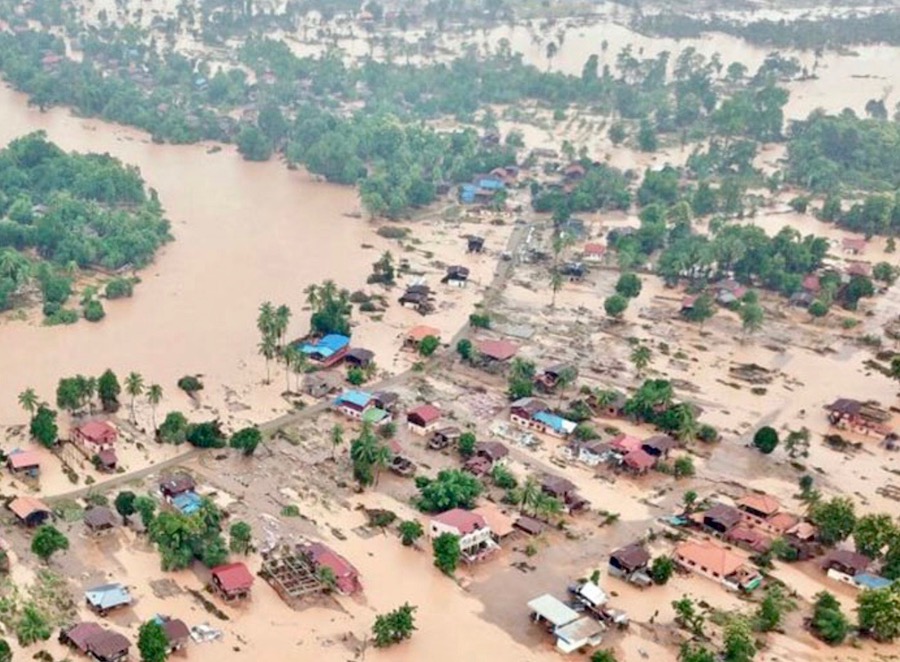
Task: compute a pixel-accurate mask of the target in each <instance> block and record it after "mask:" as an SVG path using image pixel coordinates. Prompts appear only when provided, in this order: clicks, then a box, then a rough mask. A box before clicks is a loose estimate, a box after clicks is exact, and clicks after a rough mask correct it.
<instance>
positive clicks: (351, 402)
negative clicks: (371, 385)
mask: <svg viewBox="0 0 900 662" xmlns="http://www.w3.org/2000/svg"><path fill="white" fill-rule="evenodd" d="M372 406H373V404H372V394H371V393H367V392H366V391H356V390H349V391H344V392H343V393H341V394H340V395H339V396H338V397H337V399H336V400H335V401H334V407H335V409H337V410H338V411H339V412H340V413H342V414H343V415H344V416H346V417H347V418H353V419H356V420H361V419H362V417H363V414H365V413H366V411H368V409H369V408H371V407H372Z"/></svg>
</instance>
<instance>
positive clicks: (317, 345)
mask: <svg viewBox="0 0 900 662" xmlns="http://www.w3.org/2000/svg"><path fill="white" fill-rule="evenodd" d="M298 349H299V350H300V352H301V353H303V354H305V355H306V356H307V358H309V360H310V361H312V362H313V363H314V364H316V365H318V366H319V367H322V368H330V367H331V366H333V365H337V364H338V363H340V362H341V361H343V360H344V356H346V354H347V352H348V351H349V349H350V338H348V337H347V336H344V335H341V334H339V333H329V334H328V335H326V336H323V337H322V338H319V339H318V340H314V341H312V342H303V343H300V346H299V348H298Z"/></svg>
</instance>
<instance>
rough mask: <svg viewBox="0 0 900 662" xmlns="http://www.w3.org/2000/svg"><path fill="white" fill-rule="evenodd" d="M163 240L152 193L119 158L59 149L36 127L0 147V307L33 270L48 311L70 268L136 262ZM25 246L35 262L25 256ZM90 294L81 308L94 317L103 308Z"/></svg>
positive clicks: (165, 227)
mask: <svg viewBox="0 0 900 662" xmlns="http://www.w3.org/2000/svg"><path fill="white" fill-rule="evenodd" d="M169 238H170V235H169V223H168V221H166V220H165V219H164V218H163V216H162V209H161V207H160V205H159V202H158V200H157V199H156V196H155V194H154V193H153V192H152V191H151V192H150V193H149V194H148V193H147V191H146V189H145V186H144V182H143V180H142V179H141V176H140V173H139V172H138V171H137V169H135V168H133V167H129V166H125V165H123V164H122V163H121V162H120V161H119V160H118V159H115V158H113V157H111V156H109V155H99V154H76V153H71V154H70V153H66V152H65V151H63V150H62V149H60V148H59V147H57V146H56V145H55V144H53V143H52V142H50V141H48V140H47V138H46V136H45V135H44V134H43V133H33V134H30V135H27V136H24V137H22V138H18V139H16V140H14V141H13V142H11V143H10V144H9V145H8V146H7V147H6V148H5V149H3V150H2V151H0V309H2V308H5V307H8V306H10V305H11V304H12V300H13V298H14V296H15V295H16V294H17V293H19V292H22V291H23V290H24V289H25V288H26V286H27V285H28V283H29V281H30V279H31V277H32V276H36V277H37V279H38V281H39V282H40V285H41V291H42V294H43V299H44V304H45V306H44V310H45V313H47V314H48V315H53V314H54V313H57V312H58V311H59V308H60V306H61V305H62V304H64V303H65V302H66V300H67V299H68V297H69V296H70V294H71V277H70V276H68V275H67V273H68V274H70V273H71V272H72V269H73V267H74V268H91V267H103V268H106V269H119V268H122V267H125V266H133V267H140V266H143V265H145V264H147V263H148V262H149V261H150V260H151V259H152V258H153V255H154V253H155V252H156V250H157V249H158V248H159V247H160V246H161V245H162V244H163V243H164V242H166V241H167V240H168V239H169ZM32 251H33V253H34V254H36V255H37V260H36V261H32V260H31V259H30V258H26V257H25V254H26V252H27V253H31V252H32ZM129 285H130V282H129ZM125 290H128V288H127V287H126V288H122V287H120V286H118V285H117V286H115V287H114V291H113V294H114V295H116V296H123V295H127V292H126V291H125ZM92 299H93V295H92V294H91V295H89V296H86V297H85V313H86V316H87V317H88V318H89V319H91V318H93V319H94V321H96V319H99V318H100V317H102V307H101V308H100V309H99V310H98V309H97V306H98V304H99V302H97V301H93V303H92Z"/></svg>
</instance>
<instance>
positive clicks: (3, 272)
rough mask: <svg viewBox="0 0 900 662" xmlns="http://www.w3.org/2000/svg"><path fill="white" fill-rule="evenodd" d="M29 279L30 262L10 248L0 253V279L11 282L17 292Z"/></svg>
mask: <svg viewBox="0 0 900 662" xmlns="http://www.w3.org/2000/svg"><path fill="white" fill-rule="evenodd" d="M30 277H31V262H29V261H28V258H27V257H25V256H24V255H22V254H21V253H19V252H18V251H14V250H12V249H11V248H7V249H4V250H2V251H0V278H5V279H9V280H10V281H12V284H13V287H15V289H16V290H18V289H19V288H20V287H22V286H23V285H24V284H25V283H27V282H28V279H29V278H30Z"/></svg>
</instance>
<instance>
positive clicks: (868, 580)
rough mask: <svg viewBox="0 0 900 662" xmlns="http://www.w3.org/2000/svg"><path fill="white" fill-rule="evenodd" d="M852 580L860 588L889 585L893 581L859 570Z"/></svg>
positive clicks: (876, 587) (875, 587)
mask: <svg viewBox="0 0 900 662" xmlns="http://www.w3.org/2000/svg"><path fill="white" fill-rule="evenodd" d="M853 582H854V583H855V584H856V585H857V586H860V587H862V588H870V589H878V588H885V587H887V586H890V585H891V584H892V583H893V582H892V581H891V580H890V579H887V578H885V577H879V576H878V575H870V574H869V573H868V572H861V573H860V574H858V575H856V576H855V577H854V578H853Z"/></svg>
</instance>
